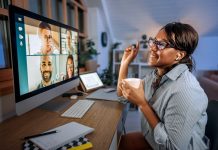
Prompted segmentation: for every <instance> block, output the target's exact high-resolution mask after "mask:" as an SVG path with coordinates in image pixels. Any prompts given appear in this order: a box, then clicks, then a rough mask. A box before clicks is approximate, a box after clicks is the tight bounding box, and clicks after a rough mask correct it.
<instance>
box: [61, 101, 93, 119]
mask: <svg viewBox="0 0 218 150" xmlns="http://www.w3.org/2000/svg"><path fill="white" fill-rule="evenodd" d="M94 102H95V101H92V100H78V101H77V102H76V103H75V104H73V105H72V106H71V107H70V108H68V109H67V110H66V111H65V112H64V113H63V114H62V115H61V116H62V117H70V118H82V117H83V115H84V114H85V113H86V112H87V111H88V110H89V108H90V107H91V106H92V105H93V104H94Z"/></svg>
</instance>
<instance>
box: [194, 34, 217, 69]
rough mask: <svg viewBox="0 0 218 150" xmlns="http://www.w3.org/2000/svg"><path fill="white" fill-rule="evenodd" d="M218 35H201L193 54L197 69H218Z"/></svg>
mask: <svg viewBox="0 0 218 150" xmlns="http://www.w3.org/2000/svg"><path fill="white" fill-rule="evenodd" d="M217 43H218V37H217V36H213V37H200V38H199V43H198V47H197V49H196V51H195V53H194V54H193V57H194V60H195V63H196V70H218V46H217Z"/></svg>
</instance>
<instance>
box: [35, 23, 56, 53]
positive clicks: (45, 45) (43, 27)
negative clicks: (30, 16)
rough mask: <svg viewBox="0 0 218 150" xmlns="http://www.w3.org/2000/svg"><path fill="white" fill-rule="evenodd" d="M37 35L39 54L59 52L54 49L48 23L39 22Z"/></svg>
mask: <svg viewBox="0 0 218 150" xmlns="http://www.w3.org/2000/svg"><path fill="white" fill-rule="evenodd" d="M38 35H39V38H40V40H41V49H40V54H44V55H47V54H58V53H59V51H58V50H57V49H55V46H54V43H53V39H52V32H51V26H50V25H49V24H48V23H45V22H41V23H40V24H39V29H38Z"/></svg>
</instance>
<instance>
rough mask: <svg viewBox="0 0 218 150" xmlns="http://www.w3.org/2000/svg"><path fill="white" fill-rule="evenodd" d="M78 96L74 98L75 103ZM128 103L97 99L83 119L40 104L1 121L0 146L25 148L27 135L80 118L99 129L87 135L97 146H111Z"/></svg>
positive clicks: (97, 148)
mask: <svg viewBox="0 0 218 150" xmlns="http://www.w3.org/2000/svg"><path fill="white" fill-rule="evenodd" d="M73 103H75V100H73V101H72V104H73ZM124 108H125V105H123V104H120V103H118V102H111V101H96V102H95V103H94V105H93V106H92V107H91V108H90V109H89V111H88V112H87V113H86V114H85V115H84V116H83V118H82V119H70V118H64V117H60V114H62V113H63V112H64V111H62V112H60V113H57V112H51V111H48V110H43V109H40V108H36V109H34V110H32V111H30V112H28V113H26V114H24V115H22V116H18V117H13V118H11V119H9V120H6V121H4V122H3V123H1V124H0V149H2V150H3V149H4V150H17V149H21V148H22V143H23V140H22V138H24V137H25V136H28V135H33V134H38V133H42V132H44V131H47V130H49V129H51V128H55V127H57V126H60V125H63V124H66V123H68V122H71V121H76V122H79V123H81V124H84V125H87V126H90V127H92V128H94V129H95V131H94V132H92V133H91V134H89V135H87V138H88V139H89V140H90V141H91V142H92V143H93V148H92V149H93V150H108V149H109V148H110V145H111V143H112V140H113V137H114V135H116V133H117V128H118V126H120V125H119V124H120V123H121V120H122V115H123V110H124Z"/></svg>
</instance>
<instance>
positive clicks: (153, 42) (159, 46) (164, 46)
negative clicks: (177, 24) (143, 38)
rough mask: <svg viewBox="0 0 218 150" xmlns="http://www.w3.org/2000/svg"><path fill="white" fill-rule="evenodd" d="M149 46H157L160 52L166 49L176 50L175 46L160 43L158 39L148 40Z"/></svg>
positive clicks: (163, 42)
mask: <svg viewBox="0 0 218 150" xmlns="http://www.w3.org/2000/svg"><path fill="white" fill-rule="evenodd" d="M148 46H149V47H153V46H156V47H157V49H158V50H163V49H165V48H175V47H174V45H172V44H170V43H169V42H165V41H158V40H157V39H155V38H151V37H150V38H149V40H148Z"/></svg>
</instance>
